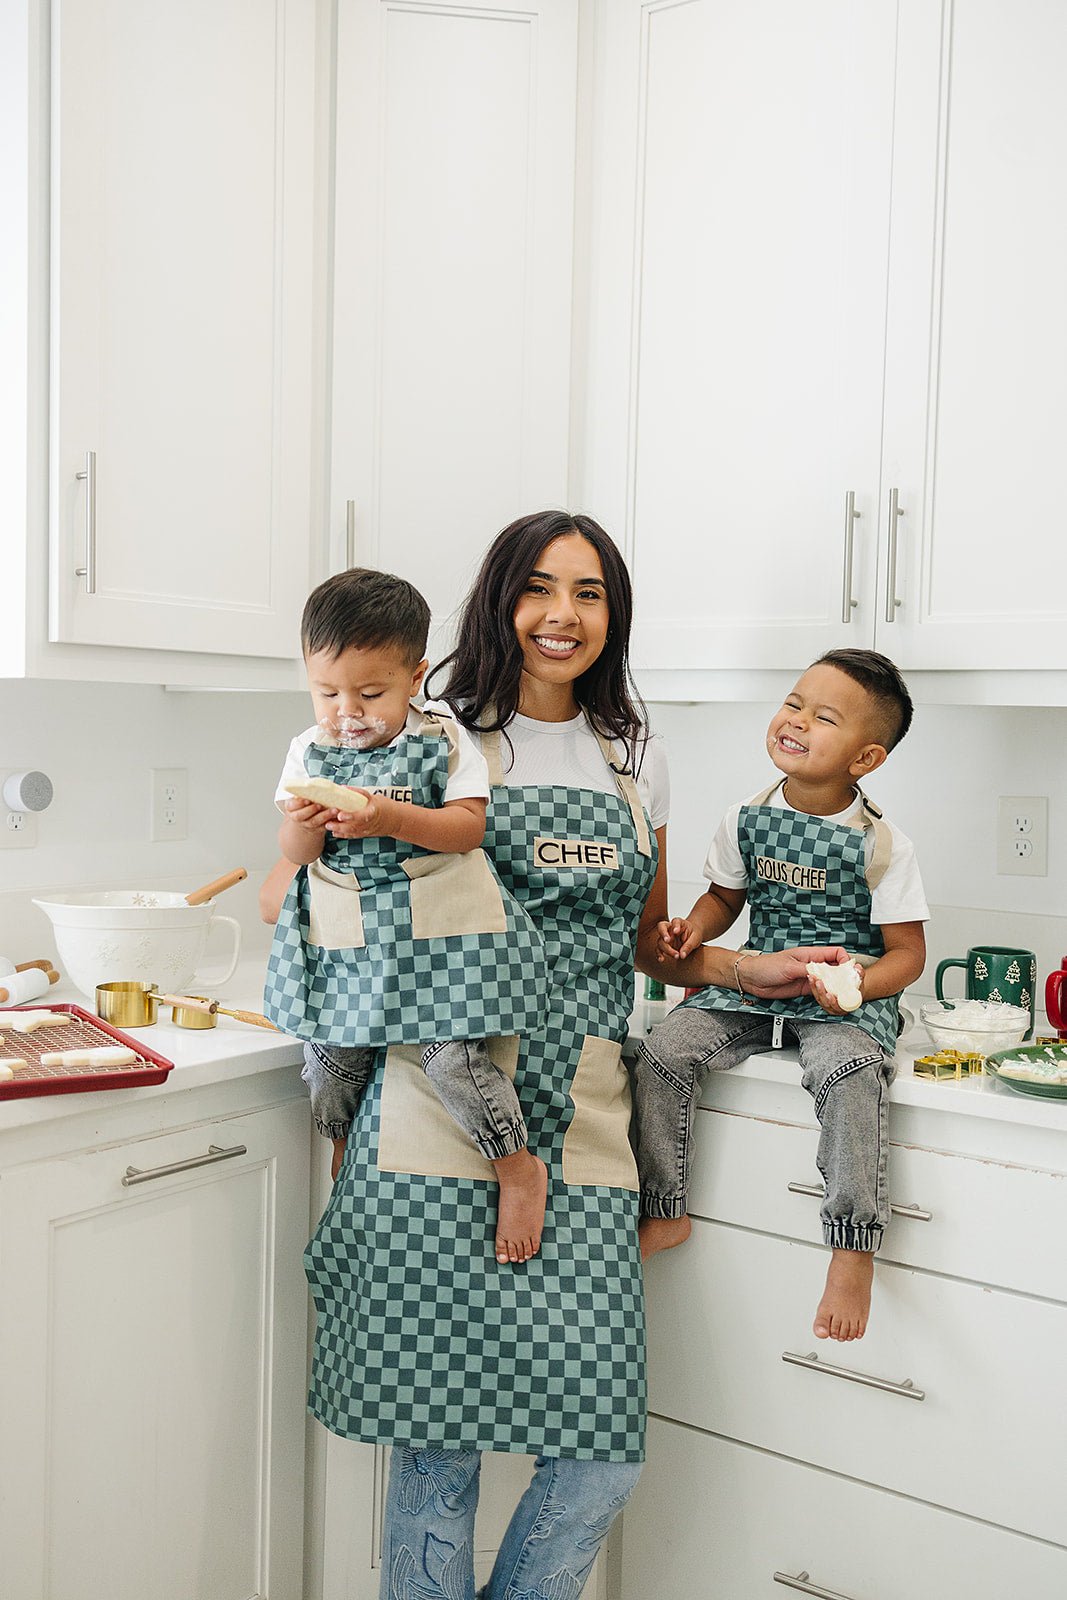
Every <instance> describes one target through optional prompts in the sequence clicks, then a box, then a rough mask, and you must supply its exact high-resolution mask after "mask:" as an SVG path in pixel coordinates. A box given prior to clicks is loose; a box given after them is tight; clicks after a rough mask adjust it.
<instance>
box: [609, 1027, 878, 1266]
mask: <svg viewBox="0 0 1067 1600" xmlns="http://www.w3.org/2000/svg"><path fill="white" fill-rule="evenodd" d="M776 1020H777V1019H775V1018H774V1017H771V1016H768V1015H767V1014H766V1013H765V1012H763V1013H761V1012H757V1011H749V1010H747V1009H746V1010H737V1011H702V1010H699V1009H698V1008H697V1007H695V1006H686V1007H679V1008H678V1009H677V1010H675V1011H672V1012H671V1014H670V1016H669V1017H667V1018H666V1019H665V1020H664V1021H663V1022H661V1023H660V1024H659V1026H658V1027H657V1028H654V1029H653V1030H652V1033H651V1034H650V1035H649V1037H648V1039H647V1040H642V1042H641V1044H640V1045H639V1046H638V1053H637V1066H636V1071H635V1075H634V1120H635V1142H636V1148H637V1166H638V1172H639V1174H640V1179H641V1215H642V1216H645V1217H681V1216H684V1215H685V1212H686V1197H687V1194H688V1190H689V1167H690V1156H691V1145H692V1127H693V1114H694V1112H695V1110H696V1105H697V1101H698V1100H699V1098H700V1090H701V1088H702V1086H703V1083H704V1080H705V1078H706V1077H707V1075H708V1073H709V1072H723V1071H726V1070H728V1069H729V1068H730V1067H734V1066H737V1064H738V1063H739V1062H741V1061H744V1060H745V1059H746V1058H747V1057H748V1056H750V1055H752V1054H753V1053H754V1052H755V1051H757V1050H765V1049H767V1048H768V1047H769V1046H770V1045H771V1044H772V1043H773V1032H774V1023H775V1021H776ZM780 1020H781V1021H782V1022H783V1024H784V1027H783V1029H782V1034H784V1037H785V1038H786V1039H787V1040H788V1041H789V1042H790V1043H792V1042H793V1041H794V1040H795V1041H796V1043H797V1045H798V1046H799V1050H800V1077H801V1082H802V1083H803V1085H804V1087H805V1089H807V1091H808V1093H809V1094H810V1095H811V1096H812V1098H813V1099H814V1101H815V1115H816V1117H817V1118H818V1120H819V1127H820V1130H821V1132H820V1135H819V1148H818V1152H817V1154H816V1158H815V1159H816V1163H817V1165H818V1168H819V1171H820V1173H821V1174H822V1179H823V1184H824V1187H825V1196H824V1199H823V1204H822V1210H821V1212H820V1216H821V1219H822V1226H823V1238H824V1240H825V1242H826V1243H827V1244H828V1245H832V1246H833V1247H834V1248H835V1249H837V1250H869V1251H875V1250H877V1249H878V1247H879V1245H880V1244H881V1242H882V1233H883V1231H884V1229H885V1226H886V1223H887V1222H888V1221H889V1191H888V1186H887V1177H886V1168H887V1163H888V1145H889V1135H888V1127H887V1104H888V1096H887V1090H888V1088H889V1085H890V1083H891V1082H892V1080H893V1073H894V1067H893V1063H892V1061H891V1060H890V1059H889V1057H887V1056H886V1055H885V1053H884V1052H883V1051H882V1050H881V1049H880V1048H879V1046H878V1045H876V1044H875V1042H874V1040H873V1039H872V1038H871V1036H870V1034H868V1033H864V1032H863V1030H862V1028H856V1027H853V1026H852V1025H851V1024H850V1023H847V1022H831V1021H830V1020H827V1021H826V1022H820V1021H818V1020H817V1019H816V1020H812V1019H810V1018H806V1017H804V1018H801V1017H798V1018H796V1019H795V1020H792V1019H789V1018H782V1019H780Z"/></svg>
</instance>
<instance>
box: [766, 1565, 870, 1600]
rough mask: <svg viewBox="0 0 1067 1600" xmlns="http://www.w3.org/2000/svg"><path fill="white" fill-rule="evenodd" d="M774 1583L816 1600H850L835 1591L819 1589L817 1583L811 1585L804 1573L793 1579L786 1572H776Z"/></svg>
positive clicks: (850, 1598) (848, 1596)
mask: <svg viewBox="0 0 1067 1600" xmlns="http://www.w3.org/2000/svg"><path fill="white" fill-rule="evenodd" d="M774 1581H775V1583H783V1584H784V1585H785V1587H786V1588H787V1589H799V1590H800V1593H801V1594H813V1595H817V1596H818V1600H852V1597H851V1595H847V1594H839V1593H838V1591H837V1590H836V1589H820V1588H819V1585H818V1584H817V1583H812V1581H811V1579H810V1578H809V1577H808V1574H807V1573H806V1572H798V1573H797V1575H796V1577H795V1578H792V1577H790V1575H789V1573H788V1572H776V1573H775V1574H774Z"/></svg>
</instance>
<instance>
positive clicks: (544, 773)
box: [500, 712, 671, 828]
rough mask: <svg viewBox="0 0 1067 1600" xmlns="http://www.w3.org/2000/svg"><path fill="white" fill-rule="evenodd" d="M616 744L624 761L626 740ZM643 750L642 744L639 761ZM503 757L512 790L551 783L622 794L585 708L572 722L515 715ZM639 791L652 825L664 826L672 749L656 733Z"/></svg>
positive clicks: (503, 739)
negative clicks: (542, 720) (587, 717)
mask: <svg viewBox="0 0 1067 1600" xmlns="http://www.w3.org/2000/svg"><path fill="white" fill-rule="evenodd" d="M505 734H506V736H507V737H505ZM509 739H510V741H511V749H510V750H509V749H508V740H509ZM613 748H614V749H615V750H616V751H617V753H618V758H619V764H620V766H621V765H623V764H624V763H625V761H626V759H627V757H626V746H625V744H624V743H623V742H622V740H618V739H617V740H614V741H613ZM640 754H641V747H640V746H638V756H639V759H640ZM500 761H501V765H502V767H503V769H504V783H505V784H506V786H507V787H508V788H509V789H530V788H538V787H542V786H549V785H551V786H552V787H558V788H563V789H592V790H595V791H596V792H597V793H599V794H618V792H619V791H618V788H617V786H616V783H615V780H614V778H613V777H612V775H611V772H610V771H609V769H608V767H607V764H606V763H605V761H604V757H603V754H602V753H601V749H600V746H599V744H598V743H597V741H596V735H595V734H594V733H593V730H592V729H591V728H590V726H589V723H588V722H587V721H586V718H585V714H584V713H583V712H579V713H578V715H577V716H576V717H571V718H570V720H569V721H567V722H538V721H537V720H536V719H535V718H534V717H524V716H520V715H519V714H518V713H516V714H515V716H514V717H512V719H511V721H510V722H509V723H508V725H507V727H506V728H505V730H504V733H503V734H501V736H500ZM637 792H638V794H639V795H640V797H641V804H642V805H643V806H644V808H645V810H646V811H647V812H648V816H649V820H650V822H651V823H652V826H653V828H662V827H663V826H664V824H665V823H666V821H667V818H668V816H669V814H670V809H671V787H670V777H669V774H668V770H667V752H666V749H665V747H664V744H663V740H662V739H661V738H660V736H659V735H658V734H653V735H652V737H651V738H650V739H649V741H648V744H647V745H646V746H645V748H644V759H643V760H642V761H641V770H640V771H639V773H638V774H637Z"/></svg>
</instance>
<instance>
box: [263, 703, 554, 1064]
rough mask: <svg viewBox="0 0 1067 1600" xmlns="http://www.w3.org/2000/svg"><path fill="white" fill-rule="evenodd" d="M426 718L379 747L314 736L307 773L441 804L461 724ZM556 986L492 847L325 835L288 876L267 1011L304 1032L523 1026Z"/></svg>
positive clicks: (471, 1030)
mask: <svg viewBox="0 0 1067 1600" xmlns="http://www.w3.org/2000/svg"><path fill="white" fill-rule="evenodd" d="M422 716H423V720H422V723H421V725H420V727H419V729H418V731H417V732H412V733H409V734H408V735H407V737H406V738H404V739H402V740H400V742H399V743H398V744H394V745H384V746H382V747H380V748H379V749H375V750H351V749H343V748H339V747H336V746H329V745H318V744H312V745H309V746H308V749H307V753H306V755H305V758H304V764H305V766H306V768H307V770H308V773H309V775H310V776H311V777H313V778H318V777H323V778H330V779H332V781H333V782H334V783H341V784H345V785H346V786H349V787H356V788H361V789H376V790H385V791H394V790H395V791H398V792H399V795H400V796H401V797H402V798H404V799H407V800H410V801H411V802H412V803H413V804H414V805H420V806H432V807H436V806H440V805H442V804H443V803H444V795H445V785H446V783H447V781H448V774H449V770H450V767H451V766H452V765H454V763H455V751H456V732H455V725H454V723H452V722H451V721H449V720H448V719H445V718H441V717H437V716H435V715H434V714H433V713H431V712H425V713H423V714H422ZM546 997H547V985H546V982H545V976H544V951H543V948H542V945H541V939H540V937H539V935H538V934H537V931H536V929H535V928H534V926H533V923H532V922H531V921H530V918H529V916H528V915H527V913H526V912H525V911H524V910H523V909H522V907H521V906H520V905H519V904H518V903H517V901H516V900H515V899H514V897H513V896H511V895H509V894H507V893H504V892H502V890H501V885H500V880H499V877H498V876H497V875H496V874H495V873H494V871H493V868H492V866H491V864H490V862H489V860H488V857H487V855H486V854H485V852H484V851H482V850H471V851H468V852H466V853H465V854H462V855H445V854H442V853H439V852H435V851H430V850H422V849H420V848H419V847H418V846H417V845H413V844H407V843H405V842H404V841H403V840H399V839H389V838H369V839H334V838H333V837H332V835H330V834H329V833H327V835H326V844H325V848H324V849H323V853H322V856H321V858H320V860H319V861H316V862H313V863H312V864H311V866H310V867H302V868H301V869H300V870H299V871H298V872H297V874H296V876H295V878H294V879H293V881H292V883H291V884H290V886H289V890H288V893H287V895H286V898H285V903H284V906H283V909H282V912H281V915H280V916H279V918H278V921H277V924H276V926H275V930H274V942H273V945H272V948H271V955H270V962H269V965H268V968H267V982H266V989H265V993H264V1001H263V1009H264V1011H265V1013H266V1015H267V1016H268V1017H269V1018H270V1020H271V1021H272V1022H273V1023H276V1024H277V1026H278V1027H279V1028H281V1029H282V1030H283V1031H284V1032H285V1033H292V1034H295V1035H296V1036H297V1037H298V1038H301V1039H318V1040H320V1041H321V1042H322V1043H324V1044H332V1045H387V1044H395V1043H399V1042H404V1043H407V1044H418V1043H421V1044H423V1045H427V1044H432V1043H433V1042H434V1041H435V1040H439V1039H488V1038H493V1037H500V1036H503V1035H508V1034H513V1033H522V1032H525V1031H527V1030H528V1029H530V1028H534V1027H537V1026H538V1025H539V1024H540V1023H541V1021H542V1019H543V1017H544V1010H545V1003H546Z"/></svg>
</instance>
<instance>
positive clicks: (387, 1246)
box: [305, 789, 655, 1461]
mask: <svg viewBox="0 0 1067 1600" xmlns="http://www.w3.org/2000/svg"><path fill="white" fill-rule="evenodd" d="M538 834H546V835H550V836H553V837H566V838H576V837H585V838H590V839H595V840H597V841H598V842H610V843H613V844H615V845H616V847H617V849H618V854H619V870H618V871H617V872H611V871H600V872H598V871H591V870H589V869H585V868H567V869H563V870H561V871H556V872H552V871H543V870H541V869H537V868H535V867H534V866H533V864H532V856H533V850H532V846H533V840H534V838H535V837H536V836H537V835H538ZM486 847H487V850H488V851H489V853H490V855H491V858H492V860H493V861H494V864H495V865H496V867H497V869H498V871H499V873H500V876H501V879H502V881H503V883H504V884H505V886H506V887H507V888H509V889H511V890H512V892H513V893H514V894H515V895H516V897H517V898H519V899H520V900H522V902H523V904H524V905H525V906H526V907H527V909H528V910H529V911H530V914H531V916H532V917H533V920H534V922H535V923H536V925H537V927H538V929H539V931H540V932H541V934H542V936H543V938H544V940H545V945H546V948H547V951H548V961H549V969H550V977H551V986H550V995H549V1008H548V1015H547V1019H545V1020H543V1023H542V1026H541V1027H540V1028H539V1029H537V1030H536V1031H534V1032H532V1033H530V1034H529V1035H528V1036H526V1037H524V1038H522V1039H521V1040H520V1048H519V1059H518V1067H517V1071H516V1075H515V1086H516V1090H517V1092H518V1096H519V1101H520V1103H521V1105H522V1109H523V1114H524V1116H525V1118H526V1123H527V1127H528V1129H529V1135H530V1148H531V1149H533V1150H535V1151H536V1152H537V1154H538V1155H540V1156H541V1157H542V1159H543V1160H544V1161H545V1162H546V1163H547V1165H548V1167H549V1193H548V1209H547V1213H546V1217H545V1228H544V1234H543V1239H542V1246H541V1252H540V1254H539V1255H538V1256H536V1257H535V1258H534V1259H533V1260H532V1261H530V1262H527V1263H526V1264H525V1265H523V1266H519V1267H513V1266H499V1265H498V1264H497V1262H496V1260H495V1258H494V1253H493V1240H494V1232H495V1218H496V1199H497V1196H496V1187H495V1185H494V1184H490V1183H481V1182H477V1181H473V1180H467V1179H457V1178H438V1177H423V1176H409V1175H406V1174H397V1173H392V1172H381V1171H379V1170H378V1167H377V1165H376V1157H377V1147H378V1117H379V1105H380V1099H381V1082H382V1060H383V1058H382V1057H380V1058H379V1061H378V1064H377V1069H376V1072H375V1075H374V1077H373V1079H372V1081H371V1084H370V1087H369V1088H368V1091H367V1094H366V1095H365V1097H364V1100H363V1102H362V1104H361V1106H360V1108H359V1111H358V1113H357V1116H356V1120H355V1122H354V1124H353V1128H352V1132H351V1134H350V1136H349V1142H348V1148H347V1150H346V1153H345V1159H344V1164H343V1166H342V1168H341V1172H340V1174H339V1176H338V1179H337V1182H336V1184H335V1185H334V1189H333V1194H332V1196H331V1199H330V1204H329V1206H328V1207H327V1210H326V1213H325V1215H324V1216H323V1218H322V1221H321V1223H320V1224H319V1227H318V1230H317V1231H316V1234H315V1237H314V1238H313V1239H312V1241H311V1243H310V1245H309V1246H308V1249H307V1253H306V1257H305V1262H306V1266H307V1272H308V1277H309V1280H310V1282H311V1285H312V1290H313V1293H314V1296H315V1302H316V1306H317V1308H318V1313H319V1316H318V1328H317V1333H316V1339H315V1350H314V1359H313V1368H312V1384H311V1396H310V1407H311V1410H312V1412H313V1413H314V1415H315V1416H317V1417H318V1418H320V1420H321V1421H322V1422H324V1423H325V1424H326V1426H327V1427H329V1428H331V1429H332V1430H333V1431H334V1432H335V1433H339V1434H342V1435H344V1436H345V1437H347V1438H353V1439H362V1440H369V1441H374V1442H380V1443H394V1444H396V1443H400V1444H410V1445H417V1446H421V1445H431V1444H432V1445H437V1446H441V1447H443V1448H447V1449H455V1450H503V1451H512V1452H520V1453H530V1454H547V1455H558V1456H570V1457H574V1458H577V1459H586V1460H604V1461H640V1460H641V1459H642V1458H643V1451H644V1414H645V1333H644V1301H643V1289H642V1274H641V1263H640V1255H639V1251H638V1245H637V1205H636V1201H637V1197H636V1195H635V1194H632V1193H630V1192H629V1191H626V1190H622V1189H615V1188H610V1187H607V1186H579V1185H567V1184H565V1183H564V1182H563V1179H562V1154H563V1140H564V1135H565V1134H566V1131H567V1127H568V1125H569V1123H570V1120H571V1117H572V1115H573V1110H574V1108H573V1103H572V1101H571V1099H570V1096H569V1094H568V1090H569V1088H570V1085H571V1082H572V1080H573V1077H574V1072H575V1068H576V1066H577V1063H578V1059H579V1056H580V1054H581V1050H582V1045H583V1042H584V1039H585V1036H586V1035H587V1034H590V1033H592V1034H597V1035H600V1036H602V1037H606V1038H611V1039H615V1040H619V1041H621V1040H622V1039H623V1038H624V1037H625V1034H626V1025H627V1018H628V1016H629V1013H630V1010H631V1007H632V1002H633V958H634V943H635V935H636V928H637V921H638V917H639V915H640V912H641V909H642V907H643V906H644V903H645V900H646V898H647V896H648V891H649V889H650V887H651V883H652V879H653V877H654V875H655V857H654V856H653V858H652V859H651V860H650V859H649V858H648V857H647V856H641V855H640V854H639V853H638V851H637V848H636V840H635V834H634V827H633V821H632V818H631V816H630V813H629V810H628V808H627V807H626V806H625V805H624V804H623V803H622V802H621V800H619V799H618V798H616V796H614V795H601V794H596V793H593V792H585V791H573V790H562V789H514V790H506V789H496V790H494V797H493V801H492V804H491V806H490V819H489V831H488V834H487V840H486Z"/></svg>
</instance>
